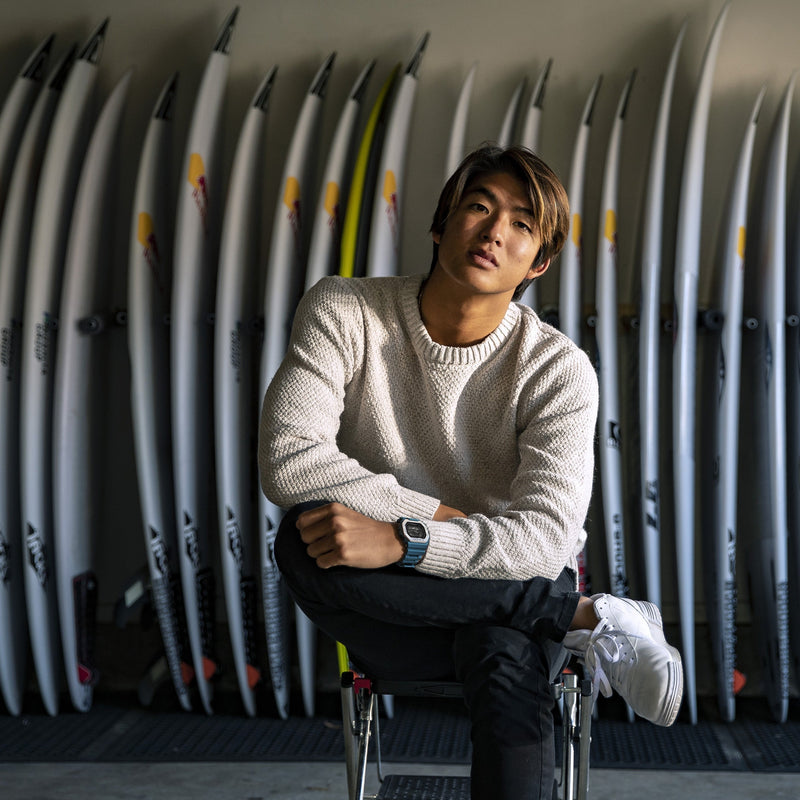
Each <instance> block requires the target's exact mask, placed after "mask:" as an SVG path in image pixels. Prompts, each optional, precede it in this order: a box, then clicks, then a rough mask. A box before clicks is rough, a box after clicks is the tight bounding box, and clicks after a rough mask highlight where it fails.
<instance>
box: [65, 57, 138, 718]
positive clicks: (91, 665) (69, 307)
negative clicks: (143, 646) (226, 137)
mask: <svg viewBox="0 0 800 800" xmlns="http://www.w3.org/2000/svg"><path fill="white" fill-rule="evenodd" d="M132 74H133V73H132V71H128V72H126V73H125V75H124V76H123V77H122V78H121V79H120V81H119V83H118V84H117V85H116V87H115V88H114V90H113V91H112V93H111V95H110V96H109V98H108V100H107V101H106V103H105V105H104V106H103V109H102V111H101V113H100V116H99V118H98V120H97V123H96V125H95V127H94V131H93V133H92V137H91V139H90V140H89V146H88V149H87V151H86V157H85V159H84V164H83V169H82V171H81V176H80V180H79V182H78V188H77V193H76V196H75V205H74V210H73V213H72V222H71V225H70V232H69V241H68V245H67V255H66V261H65V265H64V277H63V288H62V292H61V304H60V308H59V315H58V320H59V335H58V339H57V344H56V361H55V367H56V369H55V378H54V389H53V521H54V527H53V533H54V537H53V540H54V544H55V559H54V562H55V578H56V590H57V598H58V612H59V619H60V622H61V649H62V652H63V654H64V665H65V673H66V677H67V688H68V689H69V694H70V699H71V700H72V705H73V706H74V707H75V709H76V710H77V711H88V710H89V709H90V708H91V705H92V698H93V690H94V686H95V685H96V684H97V681H98V679H99V673H98V670H97V666H96V663H95V658H94V646H95V639H96V633H97V631H96V620H97V573H96V572H95V554H96V552H95V537H96V535H97V526H98V514H97V502H96V500H95V498H96V497H98V495H99V482H98V480H97V477H98V468H99V464H98V463H97V458H96V453H97V448H96V446H95V445H96V444H97V442H98V440H99V437H100V436H101V434H102V431H101V430H99V429H98V420H102V419H103V416H102V412H101V409H102V405H101V404H100V402H99V397H98V389H99V388H100V384H99V382H98V375H99V374H102V369H103V366H104V365H106V366H107V364H106V359H104V358H103V354H104V353H105V354H106V356H107V349H108V348H107V346H106V345H107V338H106V339H105V341H104V337H103V333H104V331H106V330H107V327H108V325H109V324H110V320H109V318H108V317H109V313H108V311H107V310H106V308H107V298H106V295H107V293H108V292H107V289H108V286H109V279H110V277H111V275H110V271H111V267H112V265H113V264H114V257H113V246H112V245H113V242H112V240H111V237H110V230H111V225H112V213H113V211H114V208H115V204H114V197H115V189H116V180H115V179H116V178H117V172H116V169H115V168H116V167H118V146H119V132H120V127H121V125H122V115H123V112H124V110H125V104H126V101H127V97H128V89H129V86H130V81H131V76H132Z"/></svg>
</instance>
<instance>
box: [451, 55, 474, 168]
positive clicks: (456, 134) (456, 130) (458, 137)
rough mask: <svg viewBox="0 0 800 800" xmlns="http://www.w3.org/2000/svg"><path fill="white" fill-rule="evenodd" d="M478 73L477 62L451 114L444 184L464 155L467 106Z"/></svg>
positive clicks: (467, 115) (472, 67)
mask: <svg viewBox="0 0 800 800" xmlns="http://www.w3.org/2000/svg"><path fill="white" fill-rule="evenodd" d="M477 73H478V64H477V62H476V63H475V64H473V65H472V66H471V67H470V68H469V72H467V75H466V77H465V78H464V82H463V83H462V84H461V91H460V92H459V94H458V101H457V102H456V110H455V112H454V113H453V122H452V124H451V125H450V137H449V139H448V141H447V156H446V157H445V162H444V182H445V183H447V179H448V178H449V177H450V176H451V175H452V174H453V173H454V172H455V171H456V168H457V167H458V165H459V164H460V163H461V160H462V159H463V158H464V156H465V155H466V153H465V152H464V150H465V142H466V140H467V123H468V121H469V104H470V101H471V100H472V89H473V87H474V85H475V76H476V75H477Z"/></svg>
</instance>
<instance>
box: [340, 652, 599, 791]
mask: <svg viewBox="0 0 800 800" xmlns="http://www.w3.org/2000/svg"><path fill="white" fill-rule="evenodd" d="M337 651H338V657H339V672H340V677H341V701H342V727H343V733H344V745H345V764H346V769H347V789H348V798H349V800H377V798H378V797H380V795H366V794H365V787H366V775H367V762H368V759H369V748H370V740H371V738H372V733H373V722H374V727H375V741H376V746H375V755H376V762H377V771H378V779H379V781H380V782H381V783H383V781H384V779H385V778H386V777H388V776H386V775H384V772H383V763H382V760H381V748H380V720H379V714H378V703H377V698H378V697H379V696H386V695H391V696H411V697H431V698H435V697H439V698H441V697H462V696H463V691H462V686H461V684H460V683H453V682H447V681H384V680H379V679H376V678H370V677H367V676H365V675H362V674H360V673H359V672H356V671H355V670H353V669H352V668H351V666H350V663H349V659H348V657H347V650H346V649H345V647H344V646H343V645H342V644H340V643H337ZM553 692H554V696H555V698H556V701H557V703H558V705H559V707H560V709H561V724H562V734H563V735H562V755H561V777H560V781H559V783H558V791H557V794H556V795H555V800H558V798H559V797H560V800H586V798H587V797H588V792H589V752H590V745H591V729H592V708H593V705H594V704H593V698H592V684H591V681H590V680H588V679H583V680H580V679H579V678H578V676H577V675H576V674H574V673H572V672H570V671H567V670H565V671H563V672H561V673H560V674H559V675H558V677H557V678H556V680H555V682H554V683H553Z"/></svg>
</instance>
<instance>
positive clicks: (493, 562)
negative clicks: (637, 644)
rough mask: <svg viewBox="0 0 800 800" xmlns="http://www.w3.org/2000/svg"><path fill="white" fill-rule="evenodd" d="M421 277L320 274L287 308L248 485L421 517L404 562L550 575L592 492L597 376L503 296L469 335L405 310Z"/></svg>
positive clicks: (483, 572) (576, 535) (448, 571)
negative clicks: (441, 513)
mask: <svg viewBox="0 0 800 800" xmlns="http://www.w3.org/2000/svg"><path fill="white" fill-rule="evenodd" d="M421 280H422V276H414V277H400V278H373V279H343V278H326V279H324V280H322V281H320V282H319V283H318V284H317V285H316V286H315V287H314V288H313V289H312V290H311V291H309V292H308V293H307V294H306V295H305V297H304V298H303V300H302V301H301V303H300V305H299V307H298V310H297V314H296V317H295V321H294V329H293V332H292V338H291V342H290V345H289V351H288V354H287V356H286V359H285V360H284V362H283V364H282V366H281V367H280V369H279V370H278V372H277V373H276V375H275V379H274V380H273V381H272V383H271V385H270V387H269V389H268V391H267V394H266V397H265V400H264V405H263V410H262V416H261V427H260V432H259V467H260V471H261V481H262V488H263V490H264V492H265V493H266V495H267V497H268V498H269V499H270V500H271V501H272V502H273V503H275V504H276V505H279V506H282V507H284V508H288V507H290V506H292V505H294V504H295V503H299V502H303V501H307V500H312V499H325V500H330V501H338V502H340V503H343V504H344V505H347V506H349V507H350V508H353V509H355V510H356V511H359V512H361V513H363V514H366V515H368V516H371V517H373V518H375V519H379V520H383V521H394V520H396V519H397V518H398V517H401V516H410V517H418V518H421V519H426V520H430V519H431V518H432V516H433V514H434V512H435V511H436V509H437V507H438V506H439V503H440V502H441V503H444V504H445V505H448V506H451V507H454V508H458V509H460V510H461V511H463V512H464V513H466V514H468V515H469V516H468V518H466V519H453V520H451V521H449V522H430V523H428V527H429V530H430V534H431V541H430V545H429V547H428V552H427V554H426V556H425V558H424V559H423V561H422V562H421V563H420V564H419V565H418V567H417V569H418V570H420V571H421V572H425V573H428V574H431V575H438V576H442V577H451V578H452V577H463V576H472V577H479V578H529V577H532V576H534V575H542V576H545V577H547V578H551V579H554V578H556V577H557V576H558V575H559V573H560V572H561V571H562V569H563V568H564V566H565V565H567V566H571V567H572V568H573V569H574V568H575V566H576V558H575V557H576V554H577V553H578V552H579V551H580V549H581V548H582V547H583V543H584V541H585V538H586V535H585V533H584V531H583V523H584V519H585V516H586V512H587V508H588V505H589V499H590V494H591V488H592V474H593V460H594V451H593V441H594V432H595V422H596V413H597V380H596V376H595V372H594V369H593V368H592V366H591V364H590V362H589V359H588V358H587V357H586V355H585V354H584V353H583V352H582V351H581V350H580V349H579V348H577V347H576V346H575V345H574V344H573V343H572V342H571V341H570V340H569V339H568V338H567V337H565V336H564V335H562V334H561V333H559V332H558V331H556V330H554V329H553V328H551V327H549V326H548V325H545V324H544V323H542V322H541V321H540V320H539V318H538V317H537V316H536V314H535V313H534V312H533V311H532V310H531V309H529V308H527V307H525V306H522V305H519V304H517V303H512V304H511V305H510V306H509V309H508V312H507V313H506V315H505V317H504V319H503V321H502V322H501V323H500V325H499V326H498V328H497V329H496V330H495V331H494V332H493V333H492V334H491V335H489V336H488V337H487V338H486V339H484V340H483V341H482V342H481V343H479V344H477V345H473V346H470V347H446V346H443V345H440V344H437V343H436V342H434V341H433V340H432V339H431V338H430V336H429V335H428V332H427V330H426V328H425V326H424V325H423V323H422V320H421V318H420V314H419V310H418V305H417V294H418V292H419V288H420V283H421Z"/></svg>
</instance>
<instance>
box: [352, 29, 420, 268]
mask: <svg viewBox="0 0 800 800" xmlns="http://www.w3.org/2000/svg"><path fill="white" fill-rule="evenodd" d="M429 36H430V34H427V33H426V34H425V35H424V36H423V37H422V38H421V39H420V41H419V43H418V44H417V47H416V50H415V51H414V55H413V56H412V57H411V60H410V61H409V63H408V66H407V67H406V71H405V74H404V75H403V77H402V78H401V80H400V84H399V86H398V87H397V95H396V96H395V98H394V102H393V104H392V111H391V114H390V115H389V121H388V123H387V126H386V138H385V139H384V142H383V151H382V153H381V160H380V166H379V168H378V183H377V186H376V187H375V201H374V206H373V211H372V227H371V229H370V238H369V250H368V251H367V274H368V275H371V276H381V275H395V274H397V269H398V264H399V261H400V235H401V226H402V209H403V198H404V197H405V195H404V191H405V167H406V156H407V154H408V133H409V129H410V127H411V116H412V113H413V110H414V99H415V97H416V93H417V84H418V73H419V68H420V64H421V63H422V57H423V55H424V53H425V47H426V46H427V44H428V38H429Z"/></svg>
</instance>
